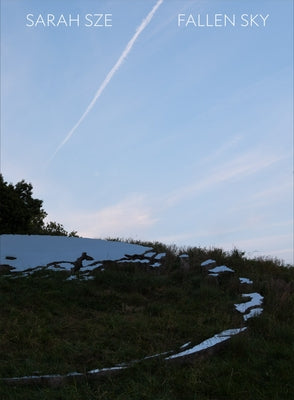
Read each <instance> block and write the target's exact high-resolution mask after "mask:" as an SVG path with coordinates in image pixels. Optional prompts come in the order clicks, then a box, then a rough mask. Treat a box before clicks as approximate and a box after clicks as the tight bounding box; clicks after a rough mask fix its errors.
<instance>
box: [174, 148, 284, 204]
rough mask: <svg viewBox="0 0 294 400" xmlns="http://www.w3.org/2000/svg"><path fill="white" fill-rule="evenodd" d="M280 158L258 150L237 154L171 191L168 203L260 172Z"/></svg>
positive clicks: (176, 202) (175, 202)
mask: <svg viewBox="0 0 294 400" xmlns="http://www.w3.org/2000/svg"><path fill="white" fill-rule="evenodd" d="M280 159H281V156H276V155H270V154H269V155H266V154H261V153H260V152H256V151H253V152H249V153H245V154H243V155H240V156H237V157H235V158H233V159H232V160H229V161H227V162H225V163H223V164H221V165H216V166H215V167H214V168H213V169H212V170H211V171H210V172H209V171H208V173H207V174H206V176H204V177H203V178H200V179H199V180H198V181H197V182H196V183H193V184H190V185H186V186H182V187H180V188H178V189H177V190H176V191H174V192H173V193H170V194H169V196H168V199H167V205H169V206H174V205H176V204H178V203H179V202H181V201H182V200H184V199H186V198H189V197H192V196H195V195H197V194H200V193H201V192H203V191H205V190H208V189H210V188H213V187H214V186H216V185H218V184H221V183H226V182H229V181H231V180H234V179H237V180H240V179H243V178H244V177H246V176H248V175H252V174H255V173H258V172H259V171H260V170H262V169H265V168H268V167H270V166H271V165H272V164H274V163H276V162H277V161H279V160H280Z"/></svg>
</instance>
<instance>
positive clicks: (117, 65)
mask: <svg viewBox="0 0 294 400" xmlns="http://www.w3.org/2000/svg"><path fill="white" fill-rule="evenodd" d="M161 3H163V0H158V1H157V3H156V4H155V6H154V7H153V8H152V10H151V11H150V12H149V14H148V15H147V17H146V18H145V19H143V21H142V22H141V25H140V26H139V27H138V28H137V29H136V32H135V34H134V36H133V37H132V38H131V40H130V41H129V43H128V44H127V45H126V47H125V49H124V51H123V52H122V54H121V56H120V57H119V59H118V60H117V62H116V63H115V64H114V66H113V67H112V68H111V70H110V71H109V72H108V74H107V75H106V78H105V79H104V81H103V82H102V84H101V86H100V87H99V89H98V90H97V92H96V94H95V96H94V98H93V100H92V101H91V103H90V104H89V105H88V107H87V109H86V111H85V112H84V114H83V115H82V116H81V118H80V119H79V120H78V122H77V123H76V124H75V125H74V127H73V128H72V129H71V130H70V131H69V132H68V134H67V135H66V137H65V138H64V139H63V141H62V142H61V143H60V144H59V146H58V147H57V149H56V150H55V152H54V153H53V155H52V156H51V158H50V160H49V162H50V161H52V160H53V158H54V157H55V156H56V154H57V153H58V152H59V150H60V149H61V148H62V147H63V146H64V145H65V143H66V142H68V140H69V139H70V138H71V137H72V135H73V134H74V132H75V131H76V129H77V128H78V127H79V126H80V124H81V123H82V121H83V120H84V119H85V118H86V116H87V115H88V113H89V112H90V111H91V109H92V108H93V107H94V105H95V103H96V101H97V100H98V99H99V97H100V96H101V94H102V92H103V90H104V89H105V88H106V86H107V85H108V84H109V82H110V81H111V79H112V77H113V75H114V74H115V73H116V72H117V71H118V69H119V68H120V66H121V65H122V63H123V61H124V60H125V59H126V57H127V56H128V54H129V52H130V51H131V50H132V47H133V46H134V44H135V42H136V40H137V39H138V37H139V36H140V34H141V33H142V32H143V30H144V29H145V28H146V26H147V25H148V24H149V22H150V21H151V19H152V18H153V16H154V14H155V13H156V11H157V9H158V7H159V6H160V5H161Z"/></svg>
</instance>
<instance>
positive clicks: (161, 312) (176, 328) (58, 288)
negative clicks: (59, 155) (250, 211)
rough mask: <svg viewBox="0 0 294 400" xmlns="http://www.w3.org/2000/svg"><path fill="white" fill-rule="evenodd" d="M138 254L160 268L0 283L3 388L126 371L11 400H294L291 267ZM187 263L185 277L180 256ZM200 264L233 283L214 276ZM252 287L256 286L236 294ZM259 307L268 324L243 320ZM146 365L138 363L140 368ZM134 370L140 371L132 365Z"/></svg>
mask: <svg viewBox="0 0 294 400" xmlns="http://www.w3.org/2000/svg"><path fill="white" fill-rule="evenodd" d="M137 244H141V245H145V246H148V247H152V248H153V249H155V251H156V252H158V253H159V252H164V253H166V257H165V260H164V262H163V264H162V266H161V267H160V268H153V269H151V268H149V267H144V265H143V264H140V263H134V262H125V263H124V264H118V263H116V262H111V261H108V262H107V263H105V265H104V270H103V269H101V268H100V269H97V270H94V271H92V272H91V277H92V279H90V280H85V279H82V277H80V279H75V280H68V278H69V276H70V275H69V274H70V272H69V271H51V270H48V269H39V270H36V271H35V272H34V273H31V274H29V275H26V276H24V275H22V274H15V273H14V274H13V273H12V274H6V273H5V274H3V275H1V276H0V291H1V296H0V303H1V304H0V307H1V336H0V377H1V378H9V377H18V376H31V375H36V376H37V375H46V374H67V373H69V372H78V373H85V372H86V371H89V370H93V369H96V368H98V369H102V368H111V367H113V366H115V365H118V364H122V363H129V366H128V368H125V369H122V370H121V371H119V373H116V374H114V375H113V374H107V375H105V376H104V377H102V378H100V379H99V380H94V379H86V380H84V381H83V382H82V383H80V382H78V379H76V380H75V379H74V377H73V378H72V379H71V381H70V382H68V383H65V384H62V385H61V386H58V387H52V386H46V385H45V386H40V385H38V384H33V385H31V386H16V385H7V383H4V382H1V383H0V394H1V396H2V397H1V398H3V399H7V400H17V399H22V400H23V399H30V400H34V399H48V400H49V399H50V400H51V399H52V400H53V399H54V400H55V399H65V400H67V399H68V400H69V399H70V400H77V399H93V400H94V399H120V400H123V399H128V400H130V399H134V400H135V399H136V400H137V399H150V400H151V399H152V400H154V399H158V400H164V399H166V400H167V399H168V400H173V399H177V400H178V399H182V398H183V399H187V400H189V399H200V400H201V399H210V400H219V399H241V400H242V399H244V400H245V399H246V400H248V399H254V400H257V399H260V400H262V399H264V400H268V399H276V400H277V399H281V400H283V399H285V400H286V399H292V398H293V396H294V379H293V365H294V318H293V316H294V268H289V266H288V267H285V266H283V265H282V264H281V263H280V262H279V261H278V260H271V259H253V260H251V259H246V258H245V257H244V255H243V254H242V253H241V252H240V251H238V250H234V251H232V252H230V253H226V252H224V251H223V250H221V249H200V248H187V249H179V248H177V247H175V246H173V247H167V246H165V245H163V244H160V243H141V242H137ZM184 252H185V253H187V255H188V256H189V266H190V268H189V270H188V271H185V270H183V269H182V268H181V260H180V258H179V255H180V254H182V253H184ZM206 259H214V260H215V261H216V263H217V265H226V266H228V267H229V268H231V269H233V270H234V271H235V272H234V273H227V274H221V275H219V276H218V277H211V276H209V275H208V274H207V273H206V272H205V271H204V269H203V267H202V266H201V263H202V262H203V261H205V260H206ZM239 277H247V278H249V279H251V280H252V281H253V284H251V285H248V284H241V283H240V280H239ZM249 292H258V293H260V294H261V295H262V296H263V297H264V301H263V305H262V306H263V313H262V314H261V315H260V316H258V317H255V318H252V319H249V320H248V321H246V322H245V321H244V319H243V316H242V314H240V313H239V312H237V311H236V309H235V307H234V304H236V303H241V302H244V298H242V294H244V293H249ZM244 326H247V330H246V331H245V332H243V333H242V334H240V335H236V336H234V337H232V338H231V339H230V340H229V341H227V342H226V343H225V344H224V345H223V346H221V347H219V348H217V349H216V350H213V351H211V352H209V354H207V353H204V354H202V353H201V354H200V355H195V356H193V357H189V358H187V359H185V358H184V359H181V362H180V361H175V362H167V361H166V360H165V358H164V356H163V357H155V358H148V357H149V356H152V355H157V354H159V353H165V352H169V351H178V350H179V349H180V348H181V346H182V345H184V344H185V343H190V345H193V344H198V343H201V342H202V341H203V340H206V339H207V338H210V337H212V336H213V335H215V334H216V333H218V332H221V331H223V330H226V329H230V328H240V327H244ZM144 358H145V359H144ZM134 360H139V361H138V362H133V361H134Z"/></svg>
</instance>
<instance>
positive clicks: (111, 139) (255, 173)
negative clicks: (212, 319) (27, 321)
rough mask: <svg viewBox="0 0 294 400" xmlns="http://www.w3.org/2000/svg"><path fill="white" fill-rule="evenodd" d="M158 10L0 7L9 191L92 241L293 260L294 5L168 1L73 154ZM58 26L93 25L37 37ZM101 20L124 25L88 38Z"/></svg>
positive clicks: (5, 3)
mask: <svg viewBox="0 0 294 400" xmlns="http://www.w3.org/2000/svg"><path fill="white" fill-rule="evenodd" d="M156 4H157V1H156V0H112V1H111V0H109V1H107V0H105V1H104V0H100V1H98V0H83V1H81V0H80V1H77V0H73V1H70V2H69V1H66V0H58V1H57V0H50V1H49V0H48V1H42V2H41V1H39V0H38V1H36V0H1V25H2V26H1V36H2V39H1V45H2V55H1V67H2V68H1V71H2V72H1V99H2V105H1V107H2V108H1V114H2V118H1V171H2V173H3V175H4V178H5V180H7V181H9V182H13V183H16V182H17V181H19V180H21V179H25V180H26V181H28V182H31V183H32V184H33V187H34V196H35V197H37V198H40V199H42V200H43V201H44V203H43V206H44V209H45V210H46V212H47V213H48V220H53V221H58V222H60V223H62V224H63V225H64V226H65V228H66V229H67V230H77V231H78V233H79V234H80V235H82V236H84V237H98V238H105V237H122V238H130V237H131V238H134V239H142V240H152V241H153V240H154V241H155V240H159V241H163V242H165V243H175V244H177V245H180V246H182V245H183V246H184V245H186V246H205V247H210V246H216V247H223V248H224V249H226V250H231V249H233V248H234V247H237V248H240V249H241V250H244V251H246V252H247V255H249V256H262V255H270V256H274V257H278V258H281V259H284V260H285V261H286V262H291V263H292V262H293V255H292V254H293V244H292V243H293V208H292V200H293V78H292V71H293V50H292V49H293V18H292V15H293V2H292V0H273V1H271V0H259V1H256V0H254V1H253V0H252V1H251V0H246V1H245V0H244V1H235V0H234V1H233V0H217V1H216V0H210V1H205V0H199V1H193V0H187V1H185V0H164V1H163V2H162V4H160V5H159V7H158V9H157V10H156V11H155V12H154V15H153V16H152V19H151V20H150V22H149V24H148V25H147V26H146V27H145V29H144V30H142V32H141V33H140V35H139V36H138V37H137V39H136V41H135V43H134V44H133V46H132V48H131V50H130V51H129V53H128V54H127V56H126V58H125V59H124V61H123V62H122V63H121V64H120V65H119V67H118V69H117V70H116V72H115V73H114V74H113V76H112V77H111V79H110V81H109V82H108V84H107V86H106V87H105V89H104V91H103V92H102V93H101V95H100V97H99V98H98V99H97V101H96V102H95V104H94V105H93V107H92V108H91V110H90V111H89V113H88V114H87V115H86V116H85V118H84V119H83V121H82V122H81V123H80V125H79V126H78V127H77V129H76V130H75V131H74V132H73V134H72V135H71V136H70V138H69V139H68V140H67V142H66V143H64V145H62V146H61V147H60V145H61V144H62V143H63V141H64V139H65V138H66V137H67V135H68V134H69V132H70V131H71V130H72V128H73V127H74V126H75V124H76V123H77V122H78V120H79V119H80V118H81V116H82V115H83V114H84V112H85V110H86V109H87V107H88V106H89V104H90V103H91V101H92V99H93V98H94V96H95V94H96V93H97V91H98V89H99V87H100V86H101V84H102V83H103V81H104V80H105V78H106V76H107V74H109V72H110V71H111V69H112V68H113V66H114V65H115V64H116V63H117V61H118V60H119V58H120V57H121V55H122V53H123V51H124V50H125V48H126V46H127V44H128V43H129V41H130V40H131V38H132V37H133V36H134V34H135V32H136V29H137V28H138V27H139V26H140V24H141V23H142V21H143V20H144V18H146V16H147V15H148V13H150V11H151V10H152V9H153V7H154V6H155V5H156ZM48 13H50V14H53V15H54V16H55V18H56V19H55V21H57V20H58V18H59V17H60V15H61V14H63V15H64V16H65V18H66V19H67V21H68V16H69V14H71V15H73V16H76V15H77V14H78V15H79V18H80V26H76V24H73V26H71V27H69V26H64V24H63V26H62V25H61V26H58V27H57V26H55V27H54V26H49V27H47V26H45V27H44V26H42V24H38V25H37V26H33V27H28V26H26V24H27V23H28V20H27V19H26V16H27V14H33V17H31V18H32V19H33V20H34V22H36V20H37V17H38V15H39V14H42V16H43V17H46V16H47V14H48ZM95 13H96V14H105V13H107V14H112V17H111V18H112V22H111V25H112V26H108V27H86V26H84V22H85V20H84V18H85V15H86V14H95ZM178 14H184V17H183V19H185V20H186V21H187V18H188V16H189V15H190V14H191V15H192V16H193V17H194V18H195V20H197V16H198V15H200V18H202V19H201V20H200V21H202V22H204V21H205V19H206V18H208V24H211V23H212V21H214V20H215V18H218V20H219V21H224V15H227V16H229V17H230V18H231V19H232V18H233V15H234V16H235V19H236V23H235V26H233V25H231V24H228V25H227V26H214V27H211V26H194V25H193V24H191V23H190V24H188V25H187V26H185V24H184V23H183V24H181V26H178ZM242 14H248V15H250V14H252V15H253V16H255V15H256V14H257V15H258V17H257V18H256V19H255V21H256V22H257V23H258V24H259V26H256V25H255V24H254V23H253V26H252V27H250V26H246V27H245V26H241V15H242ZM216 15H218V16H217V17H216ZM260 15H262V16H266V15H268V18H267V20H266V23H265V26H263V25H262V19H261V17H260ZM206 16H207V17H206ZM246 18H247V17H246ZM218 24H220V25H221V24H222V23H221V22H219V23H218ZM223 25H224V24H223Z"/></svg>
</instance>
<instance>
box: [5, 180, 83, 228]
mask: <svg viewBox="0 0 294 400" xmlns="http://www.w3.org/2000/svg"><path fill="white" fill-rule="evenodd" d="M0 198H1V201H0V234H5V233H6V234H31V235H34V234H35V235H36V234H39V235H40V234H45V235H58V236H76V232H71V233H68V232H67V231H66V230H65V229H64V227H63V226H62V225H61V224H59V223H56V222H49V223H47V224H45V223H44V219H45V218H46V216H47V213H46V212H45V211H44V209H43V208H42V206H43V201H42V200H39V199H34V198H33V186H32V184H31V183H27V182H25V181H24V180H22V181H20V182H18V183H17V184H16V185H13V184H11V183H7V182H5V180H4V178H3V176H2V174H0Z"/></svg>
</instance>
